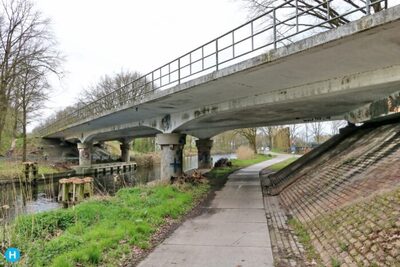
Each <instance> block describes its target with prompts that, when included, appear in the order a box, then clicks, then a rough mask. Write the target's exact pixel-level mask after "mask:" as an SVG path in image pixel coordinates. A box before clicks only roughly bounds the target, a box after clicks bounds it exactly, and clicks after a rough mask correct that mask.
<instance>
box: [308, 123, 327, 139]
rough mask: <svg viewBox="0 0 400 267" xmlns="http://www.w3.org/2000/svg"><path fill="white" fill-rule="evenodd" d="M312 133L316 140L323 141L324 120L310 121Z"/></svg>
mask: <svg viewBox="0 0 400 267" xmlns="http://www.w3.org/2000/svg"><path fill="white" fill-rule="evenodd" d="M310 128H311V133H312V135H313V137H314V140H315V142H317V143H318V144H320V143H321V141H322V136H323V134H324V123H323V122H312V123H310Z"/></svg>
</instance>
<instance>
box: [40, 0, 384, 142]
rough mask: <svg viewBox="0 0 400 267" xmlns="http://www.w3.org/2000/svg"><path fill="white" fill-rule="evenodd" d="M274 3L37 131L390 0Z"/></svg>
mask: <svg viewBox="0 0 400 267" xmlns="http://www.w3.org/2000/svg"><path fill="white" fill-rule="evenodd" d="M276 4H277V5H276V6H275V7H274V8H271V9H270V10H268V11H267V12H266V13H264V14H262V15H260V16H258V17H256V18H254V19H252V20H250V21H249V22H247V23H245V24H242V25H240V26H239V27H236V28H235V29H233V30H231V31H229V32H227V33H225V34H223V35H221V36H219V37H218V38H215V39H213V40H211V41H209V42H207V43H205V44H203V45H201V46H199V47H197V48H196V49H193V50H191V51H189V52H188V53H186V54H184V55H182V56H180V57H178V58H177V59H174V60H172V61H170V62H168V63H167V64H164V65H162V66H161V67H159V68H157V69H155V70H153V71H151V72H149V73H147V74H146V75H143V76H141V77H139V78H138V79H136V80H134V81H132V82H130V83H128V84H126V85H124V86H122V87H120V88H118V89H116V90H115V91H113V92H112V93H109V94H107V95H105V96H103V97H101V98H99V99H97V100H96V101H94V102H92V103H89V104H87V105H86V106H84V107H81V108H78V109H76V110H75V111H73V112H71V113H69V114H67V115H65V116H62V117H61V118H57V121H55V122H53V123H51V124H49V125H47V126H44V127H42V128H41V129H39V135H41V136H47V135H49V134H51V133H55V132H58V131H60V130H62V129H65V128H67V127H68V126H70V125H72V124H75V123H78V122H83V121H84V120H87V119H89V118H96V117H99V116H101V115H103V114H105V113H107V112H111V111H115V110H119V109H121V107H122V106H124V105H127V104H136V103H140V101H143V99H144V98H145V97H146V96H147V95H149V94H154V93H155V92H157V91H160V90H164V89H166V88H170V87H173V86H176V85H179V84H181V83H184V82H187V81H189V80H191V79H194V78H197V77H199V76H202V75H205V74H208V73H211V72H213V71H217V70H219V69H221V68H224V67H227V66H229V65H233V64H235V63H237V62H240V61H242V60H245V59H247V58H250V57H253V56H256V55H258V54H261V53H265V52H266V50H268V49H276V48H279V47H282V46H286V45H288V44H290V43H293V42H296V41H299V40H301V39H304V38H306V37H310V36H312V35H315V34H317V33H319V32H322V31H326V30H329V29H332V28H335V27H338V26H340V25H344V24H346V23H348V22H350V21H354V20H357V19H359V18H361V17H362V16H365V15H369V14H371V13H372V12H377V11H380V10H382V9H386V8H388V0H377V1H371V0H351V1H350V0H288V1H283V0H282V1H276Z"/></svg>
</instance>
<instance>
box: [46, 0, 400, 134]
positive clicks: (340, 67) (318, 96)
mask: <svg viewBox="0 0 400 267" xmlns="http://www.w3.org/2000/svg"><path fill="white" fill-rule="evenodd" d="M399 32H400V7H399V6H397V7H393V8H391V9H388V10H385V11H382V12H379V13H376V14H374V15H372V16H368V17H364V18H362V19H361V20H359V21H355V22H352V23H349V24H347V25H344V26H341V27H339V28H337V29H334V30H331V31H328V32H324V33H320V34H318V35H315V36H313V37H310V38H307V39H304V40H302V41H299V42H296V43H294V44H291V45H289V46H287V47H282V48H278V49H276V50H272V51H269V52H267V53H265V54H262V55H260V56H257V57H254V58H251V59H248V60H245V61H243V62H240V63H238V64H236V65H233V66H230V67H227V68H225V69H222V70H219V71H214V72H212V73H209V74H206V75H204V76H202V77H199V78H197V79H194V80H191V81H188V82H186V83H184V84H180V85H176V86H174V87H172V88H169V89H166V90H163V91H160V92H158V93H155V94H153V95H149V96H148V97H147V98H146V99H144V100H142V101H141V102H140V103H132V104H130V105H129V106H123V107H120V108H119V110H118V111H110V112H109V113H107V114H103V115H102V116H101V117H96V118H91V119H88V120H86V121H84V122H80V123H78V124H75V125H72V126H71V127H68V128H66V129H64V130H62V131H59V132H56V133H54V134H51V135H49V136H47V137H50V138H63V139H67V140H71V141H77V140H80V141H81V142H83V141H86V140H90V141H103V140H112V139H114V140H115V139H119V138H126V137H145V136H154V135H156V134H158V133H173V132H178V133H187V134H191V135H194V136H197V137H199V138H208V137H211V136H213V135H215V134H218V133H220V132H223V131H225V130H229V129H235V128H243V127H253V126H262V125H277V124H287V123H296V122H298V123H300V122H304V121H313V120H329V119H336V118H344V116H345V115H346V113H348V112H350V111H352V110H355V109H357V108H358V107H361V106H364V105H366V104H368V103H370V102H372V101H375V100H377V99H380V98H384V97H387V96H388V95H389V94H392V93H394V92H396V91H400V34H399Z"/></svg>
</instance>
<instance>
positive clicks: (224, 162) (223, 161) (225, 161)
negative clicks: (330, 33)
mask: <svg viewBox="0 0 400 267" xmlns="http://www.w3.org/2000/svg"><path fill="white" fill-rule="evenodd" d="M221 167H232V162H231V161H230V160H229V159H228V158H220V159H219V160H217V162H215V164H214V168H221Z"/></svg>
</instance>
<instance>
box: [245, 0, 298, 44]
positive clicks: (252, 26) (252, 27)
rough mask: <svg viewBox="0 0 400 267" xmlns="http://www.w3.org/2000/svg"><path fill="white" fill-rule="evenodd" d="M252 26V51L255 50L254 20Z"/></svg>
mask: <svg viewBox="0 0 400 267" xmlns="http://www.w3.org/2000/svg"><path fill="white" fill-rule="evenodd" d="M296 1H297V0H296ZM250 26H251V51H253V50H254V24H253V21H252V22H251V24H250Z"/></svg>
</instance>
